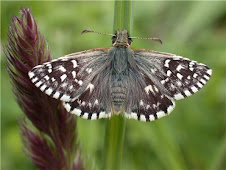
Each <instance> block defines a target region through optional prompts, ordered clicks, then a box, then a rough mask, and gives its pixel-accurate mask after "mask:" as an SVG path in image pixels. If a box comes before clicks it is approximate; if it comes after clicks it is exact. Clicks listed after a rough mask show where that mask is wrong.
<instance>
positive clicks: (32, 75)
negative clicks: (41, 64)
mask: <svg viewBox="0 0 226 170" xmlns="http://www.w3.org/2000/svg"><path fill="white" fill-rule="evenodd" d="M28 76H29V77H30V79H31V78H32V77H34V76H35V74H34V73H33V72H31V71H30V72H29V73H28Z"/></svg>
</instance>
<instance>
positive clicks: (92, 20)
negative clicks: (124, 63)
mask: <svg viewBox="0 0 226 170" xmlns="http://www.w3.org/2000/svg"><path fill="white" fill-rule="evenodd" d="M225 5H226V4H225V2H223V1H222V2H220V1H219V2H200V1H199V2H193V1H192V2H163V1H159V2H152V1H151V2H139V1H135V2H134V10H133V15H134V21H133V36H139V37H158V38H160V39H161V40H162V41H163V45H159V43H156V42H153V41H148V40H134V42H133V45H132V48H146V49H152V50H156V51H163V52H169V53H175V54H178V55H181V56H184V57H188V58H190V59H193V60H197V61H199V62H201V63H205V64H206V65H208V66H209V67H210V68H212V69H213V75H212V77H211V79H210V81H209V82H208V83H207V85H205V86H204V87H203V89H202V90H201V91H200V92H198V93H197V94H195V95H193V96H191V97H189V98H187V99H184V100H182V101H177V102H176V105H177V106H176V108H175V110H174V111H173V113H171V115H170V116H167V117H164V118H162V119H160V120H158V121H155V122H150V123H144V122H137V121H135V120H127V123H126V134H125V138H124V150H123V158H122V166H121V167H122V169H157V170H158V169H224V167H226V164H225V161H224V160H225V159H226V158H225V155H224V153H225V151H226V144H225V143H226V133H225V120H226V113H225V111H226V108H225V106H226V102H225V81H226V77H225V66H226V63H225V57H226V56H225V55H226V51H225V37H226V23H225V18H226V15H225V13H226V9H225ZM22 7H30V8H31V10H32V12H33V15H34V16H35V18H36V21H37V24H38V26H39V28H40V32H41V33H42V34H43V35H44V37H45V38H46V40H47V41H48V42H49V46H50V48H51V54H52V56H53V58H58V57H61V56H63V55H65V54H69V53H73V52H77V51H82V50H86V49H90V48H96V47H105V48H109V47H110V46H111V40H110V38H109V37H108V36H103V35H97V34H85V35H81V34H80V33H81V31H82V30H84V29H92V30H96V31H99V32H106V33H112V28H113V17H114V16H113V14H114V2H113V1H106V2H104V1H102V2H77V1H75V2H57V1H48V2H44V1H43V2H41V1H35V2H34V1H33V2H22V1H21V2H15V1H14V2H13V1H11V2H6V1H5V2H1V40H2V43H3V44H4V43H5V42H6V39H7V37H6V35H7V27H8V26H9V23H10V22H11V17H12V16H13V15H18V12H19V10H20V8H22ZM1 55H2V57H1V79H2V81H1V98H2V101H1V102H2V103H1V104H2V108H1V113H2V136H1V139H2V169H10V170H14V169H23V170H26V169H34V167H33V165H32V164H31V163H30V161H29V160H28V158H27V157H26V156H25V155H24V153H23V151H22V148H21V147H22V145H21V140H20V136H19V129H18V125H17V120H18V119H20V118H22V117H23V113H22V111H21V110H20V108H19V106H18V105H17V104H16V101H15V99H14V97H13V94H12V91H11V86H10V79H9V77H8V74H7V72H6V69H5V62H6V61H5V56H4V54H3V52H2V51H1ZM104 122H105V121H104V120H98V121H87V120H82V119H78V124H79V138H80V143H81V145H82V149H83V151H84V154H87V155H89V160H90V161H88V162H93V164H94V166H95V165H97V167H98V166H99V165H100V164H101V163H100V162H101V161H102V154H101V149H102V147H103V145H104V133H105V129H104V127H105V126H104Z"/></svg>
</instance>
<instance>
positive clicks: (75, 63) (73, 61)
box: [71, 60, 78, 68]
mask: <svg viewBox="0 0 226 170" xmlns="http://www.w3.org/2000/svg"><path fill="white" fill-rule="evenodd" d="M71 62H72V64H73V68H76V67H77V66H78V64H77V61H75V60H71Z"/></svg>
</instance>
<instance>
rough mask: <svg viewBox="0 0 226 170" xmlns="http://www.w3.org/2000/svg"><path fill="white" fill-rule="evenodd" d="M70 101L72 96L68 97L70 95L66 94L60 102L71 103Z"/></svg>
mask: <svg viewBox="0 0 226 170" xmlns="http://www.w3.org/2000/svg"><path fill="white" fill-rule="evenodd" d="M70 99H71V98H70V96H68V95H66V94H64V95H63V96H62V97H61V98H60V100H62V101H65V102H67V101H69V100H70Z"/></svg>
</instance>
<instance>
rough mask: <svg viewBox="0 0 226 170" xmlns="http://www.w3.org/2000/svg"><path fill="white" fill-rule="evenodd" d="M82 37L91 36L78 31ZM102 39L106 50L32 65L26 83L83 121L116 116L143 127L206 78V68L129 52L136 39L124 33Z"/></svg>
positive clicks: (162, 55) (173, 57) (174, 57)
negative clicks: (109, 40) (109, 44)
mask: <svg viewBox="0 0 226 170" xmlns="http://www.w3.org/2000/svg"><path fill="white" fill-rule="evenodd" d="M87 32H95V31H92V30H85V31H83V33H87ZM96 33H98V32H96ZM102 34H103V33H102ZM107 35H111V36H112V44H113V45H112V47H111V48H108V49H106V48H94V49H90V50H86V51H82V52H76V53H72V54H69V55H66V56H63V57H60V58H58V59H55V60H52V61H51V62H46V63H44V64H42V65H38V66H36V67H34V68H33V69H32V70H30V71H29V73H28V75H29V77H30V79H31V81H32V83H34V84H35V86H36V87H38V88H39V89H40V90H41V91H42V92H44V93H45V94H47V95H49V96H51V97H53V98H55V99H59V100H61V101H62V102H63V106H64V107H65V109H66V110H67V111H68V112H70V113H72V114H75V115H77V116H80V117H82V118H84V119H90V120H95V119H101V118H110V117H111V116H112V115H113V114H119V113H122V114H123V115H124V116H125V117H126V118H132V119H136V120H140V121H145V122H147V121H154V120H156V119H159V118H161V117H163V116H166V115H168V114H170V112H171V111H172V110H173V109H174V107H175V100H180V99H183V98H185V97H188V96H190V95H192V94H194V93H196V92H197V91H198V90H199V89H201V88H202V87H203V85H204V84H206V82H207V81H208V80H209V78H210V76H211V74H212V70H211V69H210V68H208V67H207V66H206V65H204V64H201V63H198V62H196V61H192V60H190V59H188V58H183V57H181V56H178V55H175V54H170V53H165V52H158V51H152V50H147V49H136V50H132V49H131V43H132V39H133V38H137V37H129V35H128V32H127V30H118V31H117V33H116V34H115V35H114V34H107ZM147 39H152V40H155V41H159V42H160V43H161V40H160V39H158V38H147Z"/></svg>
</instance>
